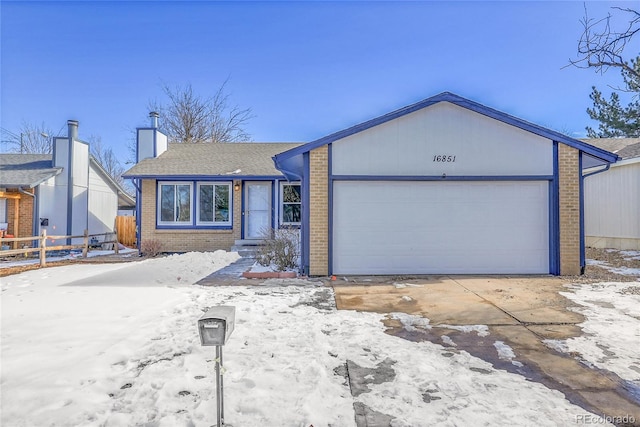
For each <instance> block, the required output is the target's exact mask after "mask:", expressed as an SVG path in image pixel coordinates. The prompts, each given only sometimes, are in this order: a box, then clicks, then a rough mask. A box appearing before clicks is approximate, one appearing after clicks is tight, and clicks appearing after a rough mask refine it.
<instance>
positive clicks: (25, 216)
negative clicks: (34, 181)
mask: <svg viewBox="0 0 640 427" xmlns="http://www.w3.org/2000/svg"><path fill="white" fill-rule="evenodd" d="M25 191H27V192H28V193H32V194H33V190H25ZM7 193H16V194H19V192H18V191H17V190H7ZM16 203H18V228H19V230H16V229H15V206H16ZM16 231H17V232H16ZM7 234H11V235H13V236H14V237H29V236H32V235H33V197H31V196H27V195H26V194H22V195H21V197H20V199H19V200H16V199H7ZM30 243H31V242H18V245H20V247H22V245H23V244H30Z"/></svg>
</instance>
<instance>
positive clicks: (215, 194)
mask: <svg viewBox="0 0 640 427" xmlns="http://www.w3.org/2000/svg"><path fill="white" fill-rule="evenodd" d="M197 223H198V225H231V184H230V183H224V184H218V183H199V184H198V221H197Z"/></svg>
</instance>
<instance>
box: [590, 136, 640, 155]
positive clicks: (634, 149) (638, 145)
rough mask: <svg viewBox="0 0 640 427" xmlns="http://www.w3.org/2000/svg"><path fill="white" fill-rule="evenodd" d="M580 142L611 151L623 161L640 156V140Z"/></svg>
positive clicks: (618, 139)
mask: <svg viewBox="0 0 640 427" xmlns="http://www.w3.org/2000/svg"><path fill="white" fill-rule="evenodd" d="M581 141H584V142H586V143H587V144H591V145H593V146H595V147H599V148H602V149H603V150H607V151H611V152H612V153H615V154H617V155H618V156H620V157H621V158H623V159H629V158H632V157H639V156H640V138H590V139H582V140H581Z"/></svg>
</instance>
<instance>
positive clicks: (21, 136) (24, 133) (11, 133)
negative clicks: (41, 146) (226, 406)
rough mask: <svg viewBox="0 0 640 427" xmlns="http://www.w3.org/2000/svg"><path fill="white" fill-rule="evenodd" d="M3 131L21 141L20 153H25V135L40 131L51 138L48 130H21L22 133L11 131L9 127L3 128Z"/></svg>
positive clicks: (42, 135)
mask: <svg viewBox="0 0 640 427" xmlns="http://www.w3.org/2000/svg"><path fill="white" fill-rule="evenodd" d="M2 132H3V133H6V134H7V135H9V136H11V137H12V138H14V139H15V140H16V141H17V140H19V141H20V154H24V137H25V135H31V134H34V133H39V134H40V136H41V137H43V138H46V139H49V134H48V133H46V132H38V131H29V132H20V135H18V134H16V133H13V132H11V131H10V130H8V129H5V128H2ZM3 142H11V141H4V140H3Z"/></svg>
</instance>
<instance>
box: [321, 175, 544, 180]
mask: <svg viewBox="0 0 640 427" xmlns="http://www.w3.org/2000/svg"><path fill="white" fill-rule="evenodd" d="M329 176H330V179H331V180H334V181H549V180H552V179H553V178H554V176H553V175H507V176H492V175H477V176H467V175H451V176H449V175H446V176H439V175H435V176H434V175H333V176H331V175H329Z"/></svg>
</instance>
